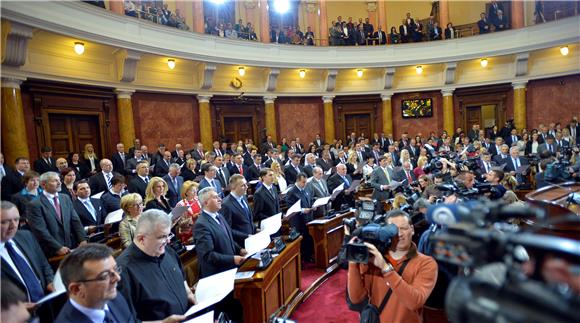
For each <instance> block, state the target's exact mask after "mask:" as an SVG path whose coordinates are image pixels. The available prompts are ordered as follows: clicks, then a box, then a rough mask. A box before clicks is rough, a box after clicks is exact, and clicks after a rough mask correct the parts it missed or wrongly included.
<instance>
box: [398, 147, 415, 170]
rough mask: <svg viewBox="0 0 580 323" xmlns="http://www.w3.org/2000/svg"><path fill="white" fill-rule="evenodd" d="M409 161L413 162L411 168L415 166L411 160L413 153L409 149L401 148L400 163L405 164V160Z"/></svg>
mask: <svg viewBox="0 0 580 323" xmlns="http://www.w3.org/2000/svg"><path fill="white" fill-rule="evenodd" d="M406 161H408V162H409V163H410V164H411V168H414V163H413V161H412V160H411V154H409V151H408V150H407V149H403V150H401V157H400V158H399V163H400V164H401V165H403V163H404V162H406Z"/></svg>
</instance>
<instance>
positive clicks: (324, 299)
mask: <svg viewBox="0 0 580 323" xmlns="http://www.w3.org/2000/svg"><path fill="white" fill-rule="evenodd" d="M306 271H310V269H306V270H304V271H303V272H302V275H303V276H302V286H304V285H305V284H304V278H305V277H304V276H305V272H306ZM346 273H347V272H346V270H342V269H341V270H339V271H337V272H336V273H335V274H333V275H332V276H330V278H329V279H328V280H327V281H325V282H324V283H323V284H322V285H321V286H320V287H319V288H318V289H317V290H316V291H315V292H314V293H313V294H312V295H310V297H309V298H308V299H307V300H306V302H304V303H302V304H300V306H299V307H298V309H297V310H296V311H295V312H294V314H293V315H292V317H291V318H292V319H293V320H296V321H297V322H299V323H305V322H306V323H308V322H313V323H314V322H316V323H319V322H324V323H347V322H358V321H359V317H358V313H357V312H353V311H351V310H349V309H348V307H347V305H346V301H345V292H346ZM319 276H320V270H319V274H318V276H317V277H316V278H318V277H319ZM316 278H315V279H316ZM306 286H308V285H306Z"/></svg>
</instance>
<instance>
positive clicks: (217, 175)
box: [215, 166, 230, 189]
mask: <svg viewBox="0 0 580 323" xmlns="http://www.w3.org/2000/svg"><path fill="white" fill-rule="evenodd" d="M220 170H221V173H222V175H223V176H222V175H220ZM215 178H217V179H218V180H219V181H220V184H221V185H222V188H223V189H226V188H227V187H228V185H229V183H230V171H229V169H228V168H227V167H225V166H222V168H220V169H218V170H217V171H216V173H215Z"/></svg>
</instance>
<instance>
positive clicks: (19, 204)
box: [10, 192, 42, 219]
mask: <svg viewBox="0 0 580 323" xmlns="http://www.w3.org/2000/svg"><path fill="white" fill-rule="evenodd" d="M38 194H42V193H40V192H39V193H38ZM34 198H35V196H34V195H30V194H26V195H22V194H20V192H18V193H16V194H13V195H12V197H11V198H10V201H12V203H14V205H16V208H18V212H20V218H21V219H26V214H27V213H28V211H27V208H28V204H29V203H30V201H32V200H33V199H34Z"/></svg>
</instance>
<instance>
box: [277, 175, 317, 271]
mask: <svg viewBox="0 0 580 323" xmlns="http://www.w3.org/2000/svg"><path fill="white" fill-rule="evenodd" d="M307 178H308V175H306V174H305V173H299V174H298V176H296V183H295V185H294V186H293V187H292V188H291V189H290V191H288V194H286V196H285V197H284V199H285V200H286V204H287V205H288V206H292V205H294V203H296V202H298V201H300V207H301V208H302V210H301V211H300V213H295V214H290V215H289V217H290V220H289V222H290V225H291V226H292V227H294V228H296V229H297V230H298V232H300V234H301V235H302V237H303V239H302V242H301V243H300V252H301V254H302V256H303V257H304V259H305V260H306V261H308V262H314V259H313V258H312V254H313V251H314V242H313V240H312V236H310V234H309V233H308V229H307V227H306V224H307V223H308V222H310V221H312V219H313V217H312V211H313V209H312V203H313V202H314V199H313V198H312V192H311V191H310V190H309V189H308V188H307V186H306V180H307Z"/></svg>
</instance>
